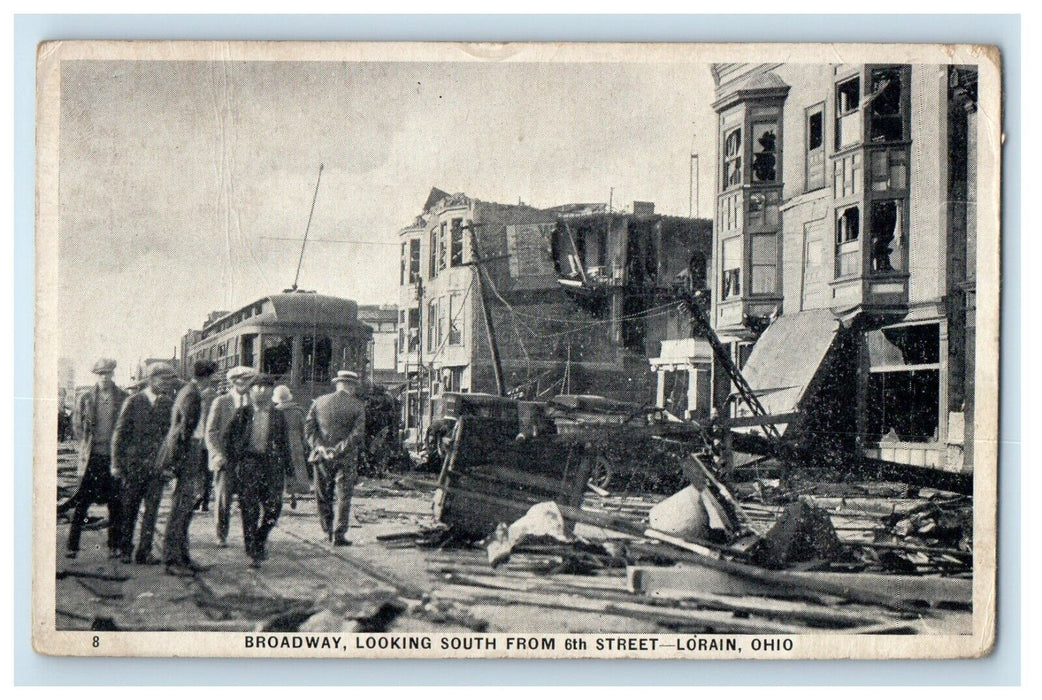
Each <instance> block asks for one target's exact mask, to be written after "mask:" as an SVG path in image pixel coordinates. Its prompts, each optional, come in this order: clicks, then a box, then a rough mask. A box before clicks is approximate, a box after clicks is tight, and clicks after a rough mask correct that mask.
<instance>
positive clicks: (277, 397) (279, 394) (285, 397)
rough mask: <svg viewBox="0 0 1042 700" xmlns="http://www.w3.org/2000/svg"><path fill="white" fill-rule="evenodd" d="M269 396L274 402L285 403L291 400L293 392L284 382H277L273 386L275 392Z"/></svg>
mask: <svg viewBox="0 0 1042 700" xmlns="http://www.w3.org/2000/svg"><path fill="white" fill-rule="evenodd" d="M271 398H272V399H273V400H274V401H275V403H286V402H287V401H292V400H293V392H292V391H290V390H289V387H288V386H286V385H285V384H279V385H278V386H277V387H275V393H274V394H272V395H271Z"/></svg>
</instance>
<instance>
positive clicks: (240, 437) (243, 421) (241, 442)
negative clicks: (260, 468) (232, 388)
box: [223, 406, 293, 475]
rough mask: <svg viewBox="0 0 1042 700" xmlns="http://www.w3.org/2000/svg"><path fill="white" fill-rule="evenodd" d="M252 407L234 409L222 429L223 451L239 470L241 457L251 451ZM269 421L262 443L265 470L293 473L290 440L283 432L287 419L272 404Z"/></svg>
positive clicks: (280, 473)
mask: <svg viewBox="0 0 1042 700" xmlns="http://www.w3.org/2000/svg"><path fill="white" fill-rule="evenodd" d="M253 414H254V411H253V406H243V407H242V408H239V409H238V410H236V411H235V415H234V416H233V417H232V420H231V422H230V423H229V424H228V427H227V428H226V429H225V431H224V440H223V442H224V450H225V454H227V455H228V462H229V464H230V465H231V466H232V467H233V468H234V469H235V470H236V472H238V470H239V468H240V465H241V464H242V463H243V460H244V459H245V458H246V457H247V456H249V454H250V432H251V431H252V430H253ZM270 415H271V418H270V419H269V421H270V422H269V423H268V441H267V444H266V445H265V450H264V457H265V458H266V460H265V461H266V462H267V464H266V465H265V466H266V467H267V470H266V471H267V472H268V473H270V474H272V475H287V474H290V473H292V472H291V469H292V466H293V459H292V457H291V456H290V451H289V440H288V439H287V435H286V419H285V418H284V417H283V416H282V413H281V412H280V411H277V410H276V409H275V407H274V406H272V407H271V412H270Z"/></svg>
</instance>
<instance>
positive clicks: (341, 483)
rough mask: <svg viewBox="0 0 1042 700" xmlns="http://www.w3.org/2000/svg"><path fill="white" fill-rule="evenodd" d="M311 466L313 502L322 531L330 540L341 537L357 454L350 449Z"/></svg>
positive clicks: (355, 476) (345, 525)
mask: <svg viewBox="0 0 1042 700" xmlns="http://www.w3.org/2000/svg"><path fill="white" fill-rule="evenodd" d="M314 465H315V501H316V502H317V504H318V517H319V521H320V522H321V523H322V532H324V533H326V535H327V536H328V537H329V538H330V539H336V538H338V537H343V536H344V534H345V533H346V532H347V528H348V520H349V518H350V515H351V495H352V494H353V493H354V489H355V481H356V480H357V479H358V455H357V454H356V453H355V452H353V451H352V452H349V453H347V454H344V455H341V456H340V457H338V458H337V459H334V460H330V461H328V462H327V461H320V462H315V463H314Z"/></svg>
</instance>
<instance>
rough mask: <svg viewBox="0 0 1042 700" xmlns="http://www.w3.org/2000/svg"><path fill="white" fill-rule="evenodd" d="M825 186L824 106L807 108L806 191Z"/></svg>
mask: <svg viewBox="0 0 1042 700" xmlns="http://www.w3.org/2000/svg"><path fill="white" fill-rule="evenodd" d="M824 186H825V106H824V105H817V106H814V107H811V108H810V109H809V110H807V191H808V192H809V191H811V190H816V189H820V188H822V187H824Z"/></svg>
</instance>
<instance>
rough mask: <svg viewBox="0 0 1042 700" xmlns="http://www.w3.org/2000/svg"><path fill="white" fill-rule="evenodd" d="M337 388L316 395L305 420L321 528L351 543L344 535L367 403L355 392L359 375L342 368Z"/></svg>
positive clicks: (332, 538)
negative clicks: (318, 395)
mask: <svg viewBox="0 0 1042 700" xmlns="http://www.w3.org/2000/svg"><path fill="white" fill-rule="evenodd" d="M333 383H334V385H335V386H336V391H334V392H333V393H331V394H326V395H324V396H320V397H318V398H317V399H315V402H314V403H313V404H312V405H311V410H310V411H308V416H307V420H305V422H304V437H305V439H306V440H307V443H308V447H309V448H310V450H311V455H310V457H309V458H308V461H309V462H311V463H312V464H313V465H314V467H315V500H316V501H317V503H318V514H319V519H320V521H321V523H322V531H323V532H324V533H326V535H327V536H328V537H329V541H330V542H331V543H332V544H333V546H337V547H342V546H346V545H349V544H351V542H350V541H349V540H348V539H347V538H346V537H345V534H346V533H347V528H348V520H349V516H350V514H351V494H352V492H353V491H354V487H355V479H357V477H358V449H359V447H360V446H361V445H362V441H363V440H364V439H365V406H364V405H363V404H362V402H361V401H359V400H358V398H357V397H356V396H355V391H356V390H357V388H358V375H357V374H355V373H354V372H348V371H346V370H341V371H339V372H337V375H336V377H335V378H334V379H333Z"/></svg>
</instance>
